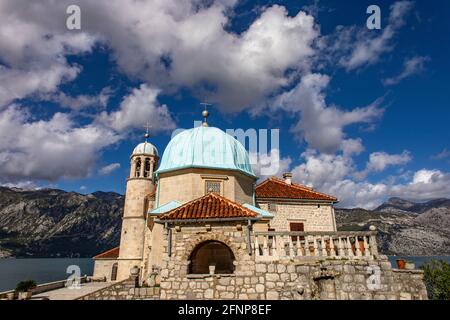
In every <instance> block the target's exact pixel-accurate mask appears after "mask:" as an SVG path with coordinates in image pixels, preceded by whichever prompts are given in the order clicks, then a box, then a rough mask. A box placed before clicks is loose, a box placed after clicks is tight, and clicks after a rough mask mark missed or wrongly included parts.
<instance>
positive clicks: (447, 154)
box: [431, 148, 450, 160]
mask: <svg viewBox="0 0 450 320" xmlns="http://www.w3.org/2000/svg"><path fill="white" fill-rule="evenodd" d="M447 158H450V151H448V150H447V148H445V149H444V150H442V151H441V152H439V153H438V154H435V155H433V156H431V159H433V160H444V159H447Z"/></svg>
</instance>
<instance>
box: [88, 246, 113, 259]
mask: <svg viewBox="0 0 450 320" xmlns="http://www.w3.org/2000/svg"><path fill="white" fill-rule="evenodd" d="M119 251H120V247H116V248H113V249H110V250H108V251H105V252H102V253H100V254H98V255H96V256H95V257H94V258H93V259H117V258H118V257H119Z"/></svg>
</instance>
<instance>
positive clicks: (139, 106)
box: [96, 84, 175, 133]
mask: <svg viewBox="0 0 450 320" xmlns="http://www.w3.org/2000/svg"><path fill="white" fill-rule="evenodd" d="M159 92H160V91H159V90H158V89H155V88H150V87H149V86H147V85H146V84H142V85H141V86H140V87H139V88H135V89H133V91H132V92H131V93H130V94H129V95H128V96H126V97H125V98H124V99H123V101H122V103H121V104H120V107H119V110H117V111H114V112H110V113H108V112H106V111H104V112H102V113H100V114H99V115H98V117H97V120H96V121H97V122H99V123H101V124H103V125H105V126H107V127H109V128H112V129H114V130H115V131H117V132H120V133H122V132H126V131H128V130H131V129H134V128H141V129H143V128H144V126H145V125H146V124H147V122H148V123H149V125H150V126H151V128H152V130H158V131H159V130H163V131H167V130H171V129H173V128H175V123H174V122H173V120H172V117H171V116H170V113H169V109H168V108H167V106H166V105H159V103H158V101H157V96H158V94H159Z"/></svg>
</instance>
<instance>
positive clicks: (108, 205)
mask: <svg viewBox="0 0 450 320" xmlns="http://www.w3.org/2000/svg"><path fill="white" fill-rule="evenodd" d="M124 199H125V197H124V196H123V195H121V194H118V193H115V192H103V191H97V192H93V193H90V194H80V193H77V192H68V191H64V190H59V189H49V188H47V189H38V190H24V189H17V188H8V187H1V186H0V258H2V257H8V256H13V257H92V256H94V255H95V254H97V253H100V252H103V251H106V250H108V249H111V248H113V247H115V246H117V245H118V244H119V241H120V230H121V222H122V220H121V218H122V214H123V204H124ZM335 211H336V222H337V226H338V230H342V231H345V230H368V228H369V226H370V225H375V226H376V227H377V229H378V242H379V247H380V249H381V251H382V252H383V253H385V254H393V255H450V200H449V199H434V200H430V201H427V202H414V201H410V200H404V199H401V198H391V199H389V200H387V201H386V202H385V203H383V204H382V205H380V206H379V207H378V208H376V209H374V210H365V209H361V208H353V209H343V208H336V210H335Z"/></svg>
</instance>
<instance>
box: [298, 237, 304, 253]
mask: <svg viewBox="0 0 450 320" xmlns="http://www.w3.org/2000/svg"><path fill="white" fill-rule="evenodd" d="M300 238H301V237H298V238H297V256H298V257H302V256H303V248H302V241H301V240H300Z"/></svg>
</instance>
